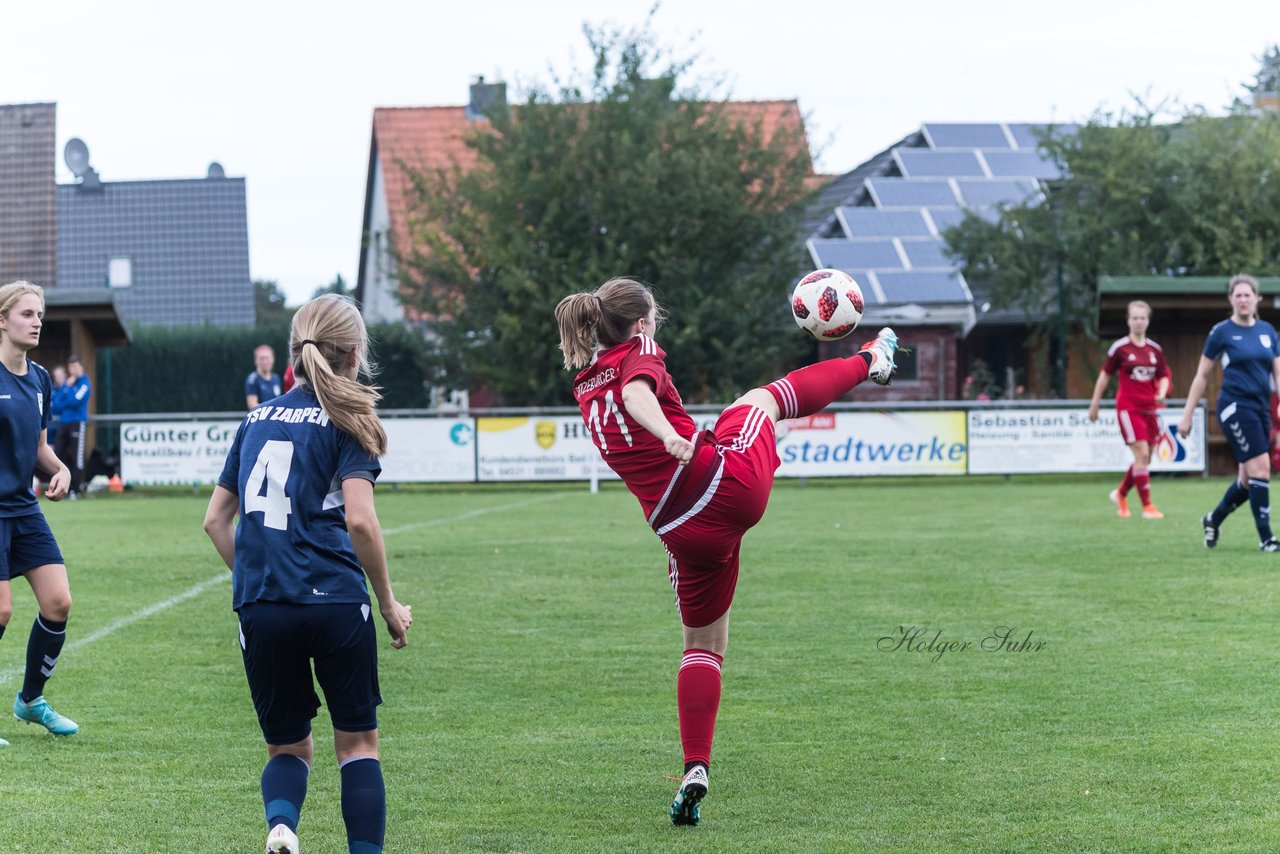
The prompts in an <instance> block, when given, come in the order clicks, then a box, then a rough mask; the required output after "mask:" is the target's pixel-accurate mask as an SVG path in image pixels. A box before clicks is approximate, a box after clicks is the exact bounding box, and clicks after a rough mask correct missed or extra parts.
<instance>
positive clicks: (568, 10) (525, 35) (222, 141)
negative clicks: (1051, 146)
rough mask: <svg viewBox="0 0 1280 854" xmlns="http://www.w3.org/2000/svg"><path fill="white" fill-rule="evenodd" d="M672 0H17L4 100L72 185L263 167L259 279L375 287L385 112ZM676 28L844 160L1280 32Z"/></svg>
mask: <svg viewBox="0 0 1280 854" xmlns="http://www.w3.org/2000/svg"><path fill="white" fill-rule="evenodd" d="M652 5H653V4H652V2H651V0H544V2H542V3H527V2H514V0H479V2H468V3H461V4H455V3H450V4H444V3H429V2H422V1H421V0H418V2H412V0H402V2H397V0H366V2H364V3H360V4H354V3H343V4H336V3H326V2H310V3H305V4H304V3H292V2H281V0H275V2H272V0H257V2H246V0H224V2H222V3H219V4H217V5H212V4H188V3H174V2H172V0H166V2H140V0H117V2H115V3H105V4H104V3H90V2H86V0H61V2H59V3H56V4H50V5H48V6H41V5H39V4H35V3H8V4H5V7H4V11H3V16H2V17H0V21H2V23H0V31H3V32H4V35H5V38H4V40H3V41H4V47H3V52H2V54H0V69H2V70H0V103H29V102H34V101H55V102H57V105H58V152H59V154H58V173H57V174H58V180H59V182H68V181H70V180H71V179H72V177H71V174H70V172H69V171H68V170H67V168H66V166H65V164H63V162H62V155H61V152H62V146H63V145H64V144H65V142H66V140H67V139H69V138H70V137H73V136H78V137H80V138H82V139H84V140H85V142H86V143H88V146H89V150H90V153H91V162H92V164H93V166H94V167H95V168H96V169H97V170H98V172H99V173H100V175H101V176H102V178H103V180H105V181H122V180H132V179H143V178H193V177H203V176H204V174H205V170H206V168H207V166H208V164H209V162H210V161H212V160H217V161H219V162H220V163H222V165H223V166H224V168H225V169H226V172H227V174H228V175H230V176H235V177H241V176H242V177H244V178H245V179H246V180H247V186H248V199H249V252H250V264H251V269H252V274H253V277H254V278H263V279H275V280H277V281H279V282H280V284H281V286H282V287H283V288H284V290H285V292H286V293H287V294H288V296H289V299H290V302H291V303H292V304H297V303H299V302H301V301H302V300H304V299H306V298H307V297H308V296H309V295H310V294H311V292H312V290H313V289H314V288H315V287H316V286H318V285H322V284H325V283H327V282H329V281H332V279H333V277H334V276H335V275H336V274H338V273H341V274H342V275H343V276H344V277H346V278H347V280H348V281H351V282H354V279H355V273H356V265H357V261H358V258H359V252H360V225H361V215H362V209H363V203H364V190H365V177H366V170H367V167H368V157H369V136H370V130H371V124H372V115H373V109H374V107H377V106H441V105H458V104H463V103H465V102H466V99H467V86H468V84H469V82H470V80H471V78H472V77H473V76H474V75H477V74H483V75H485V77H486V78H487V79H489V80H491V81H493V80H499V79H501V80H505V81H506V82H507V83H508V84H509V89H510V90H511V92H510V94H511V95H512V96H513V97H519V92H520V90H521V86H522V84H525V83H528V82H531V81H538V82H546V81H547V80H548V79H549V77H550V75H549V71H550V70H552V69H554V70H555V71H557V72H560V73H561V74H562V75H565V74H567V73H569V72H570V71H572V70H573V69H575V68H584V67H585V66H586V62H587V48H586V40H585V38H584V37H583V35H582V25H583V24H584V23H592V24H603V23H607V22H612V23H615V24H620V25H626V26H631V25H636V24H639V23H641V22H642V21H643V20H644V18H645V17H646V15H647V13H648V11H649V9H650V8H651V6H652ZM446 8H447V9H448V11H443V10H444V9H446ZM328 10H332V11H328ZM654 22H655V23H654V25H655V29H656V31H657V32H658V34H659V36H660V37H661V40H662V41H663V42H664V43H666V44H669V45H671V46H673V47H677V48H680V49H681V50H683V51H685V52H688V50H687V49H686V46H688V45H692V48H693V49H696V50H697V51H698V53H699V54H700V55H701V57H702V59H701V63H700V65H699V66H698V67H699V69H700V70H701V72H702V74H704V75H720V76H722V77H723V78H725V80H726V81H727V84H728V90H727V91H728V93H729V94H731V95H732V96H733V97H735V98H737V99H742V100H771V99H796V100H798V101H799V104H800V108H801V110H802V111H803V112H804V114H805V116H806V120H807V128H808V131H809V137H810V141H811V144H812V145H813V147H814V149H815V153H816V154H817V155H818V162H817V165H818V169H819V171H822V172H829V173H839V172H844V171H848V170H849V169H852V168H853V167H855V166H857V165H858V164H859V163H861V162H862V161H863V160H865V159H867V158H868V157H869V156H870V155H872V154H874V153H876V152H878V151H880V150H881V149H883V148H885V147H887V146H888V145H890V144H891V143H893V142H894V141H896V140H897V139H899V138H900V137H902V136H904V135H905V134H907V133H909V132H911V131H913V130H915V129H917V128H918V127H919V126H920V125H921V124H922V123H924V122H928V121H1047V120H1053V121H1072V120H1086V119H1088V117H1089V116H1090V115H1091V114H1092V113H1093V112H1094V111H1095V110H1098V109H1106V110H1111V111H1118V110H1122V109H1124V108H1126V107H1130V106H1132V105H1133V103H1134V100H1133V98H1134V96H1135V95H1140V96H1143V97H1144V98H1147V99H1149V100H1152V101H1160V100H1165V99H1170V100H1176V101H1178V102H1180V103H1183V104H1200V105H1203V106H1204V107H1206V108H1207V109H1209V110H1210V111H1211V112H1215V113H1216V112H1221V111H1222V109H1223V108H1224V107H1225V106H1226V105H1227V104H1229V103H1230V101H1231V99H1232V98H1233V97H1235V96H1237V95H1240V94H1242V92H1243V90H1242V88H1241V85H1242V84H1243V83H1245V82H1247V81H1252V79H1253V74H1254V72H1255V71H1256V70H1257V68H1258V63H1257V62H1256V57H1258V56H1259V55H1261V54H1262V53H1263V51H1264V50H1266V48H1267V47H1268V46H1269V45H1271V44H1274V43H1276V42H1280V11H1277V6H1276V5H1275V3H1274V2H1263V0H1219V2H1214V3H1203V2H1191V0H1166V2H1147V0H1141V2H1137V0H1128V2H1126V0H1105V2H1104V0H1076V2H1073V3H1061V4H1054V3H1038V2H1033V0H1016V2H1004V1H1003V0H971V2H968V3H959V2H955V0H914V2H912V0H898V2H883V1H882V2H874V3H862V2H856V0H853V1H852V2H851V0H830V2H828V1H827V0H787V2H782V3H778V2H751V0H681V2H675V0H668V2H666V3H665V4H664V5H663V6H662V7H661V8H660V9H659V10H658V12H657V14H656V16H655V19H654Z"/></svg>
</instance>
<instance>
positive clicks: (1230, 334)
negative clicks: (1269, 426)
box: [1203, 318, 1280, 411]
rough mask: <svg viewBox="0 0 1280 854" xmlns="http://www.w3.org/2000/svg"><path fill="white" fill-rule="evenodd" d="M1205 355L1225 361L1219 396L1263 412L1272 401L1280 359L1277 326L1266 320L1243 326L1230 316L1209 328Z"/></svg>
mask: <svg viewBox="0 0 1280 854" xmlns="http://www.w3.org/2000/svg"><path fill="white" fill-rule="evenodd" d="M1203 352H1204V355H1205V357H1206V358H1209V359H1221V361H1222V389H1221V391H1220V392H1219V397H1220V398H1221V399H1225V400H1233V401H1237V402H1239V403H1243V404H1245V405H1246V406H1252V407H1254V408H1257V409H1261V410H1263V411H1266V410H1267V407H1268V406H1269V405H1270V403H1271V366H1272V364H1273V363H1274V362H1275V360H1276V359H1277V358H1280V341H1277V340H1276V328H1275V327H1274V326H1272V325H1271V324H1270V323H1267V321H1265V320H1256V321H1254V324H1253V325H1252V326H1241V325H1240V324H1238V323H1236V322H1235V321H1234V320H1231V319H1230V318H1228V319H1227V320H1224V321H1222V322H1221V323H1219V324H1217V325H1216V326H1214V327H1213V329H1211V330H1209V337H1208V339H1207V340H1206V341H1205V342H1204V351H1203Z"/></svg>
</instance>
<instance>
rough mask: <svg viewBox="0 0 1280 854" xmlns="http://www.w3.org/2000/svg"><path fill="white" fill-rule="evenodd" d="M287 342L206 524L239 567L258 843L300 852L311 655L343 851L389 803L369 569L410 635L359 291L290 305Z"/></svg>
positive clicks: (370, 842) (375, 831)
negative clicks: (283, 388)
mask: <svg viewBox="0 0 1280 854" xmlns="http://www.w3.org/2000/svg"><path fill="white" fill-rule="evenodd" d="M289 349H290V354H291V358H292V362H293V365H294V369H295V372H296V374H297V377H298V385H297V386H296V387H295V388H294V389H293V390H292V391H290V392H289V393H288V394H285V395H283V396H282V397H278V398H274V399H272V400H271V401H269V402H267V403H263V404H261V405H259V406H258V407H256V408H254V409H253V410H251V411H250V412H249V414H248V415H247V416H246V417H245V419H244V421H243V422H242V423H241V425H240V429H239V431H238V432H237V433H236V438H235V441H234V443H233V444H232V447H231V451H230V453H229V454H228V455H227V461H226V465H225V467H224V468H223V471H222V475H221V476H220V477H219V479H218V485H217V486H216V487H215V488H214V492H213V497H212V498H211V499H210V501H209V509H208V512H207V513H206V515H205V522H204V528H205V531H206V532H207V533H208V535H209V537H210V538H211V539H212V540H213V544H214V546H215V547H216V548H217V550H218V553H219V554H220V555H221V556H222V559H223V560H224V561H225V562H226V564H227V567H228V568H230V569H231V571H232V591H233V593H232V595H233V601H232V605H233V607H234V609H235V610H236V611H237V613H238V614H239V626H240V632H239V635H240V647H241V651H242V656H243V659H244V666H245V673H246V675H247V676H248V681H249V691H250V694H251V695H252V697H253V705H254V708H255V710H256V711H257V714H258V722H259V725H260V726H261V728H262V734H263V737H264V738H265V740H266V743H267V755H268V761H267V764H266V767H265V768H264V769H263V772H262V801H263V805H264V807H265V809H266V819H267V827H268V829H269V831H268V836H267V851H268V852H288V854H297V850H298V839H297V829H298V820H299V816H300V813H301V810H302V802H303V799H304V798H305V796H306V792H307V776H308V774H309V773H310V770H311V759H312V752H313V744H312V739H311V720H312V718H314V717H315V715H316V710H317V709H318V708H319V705H320V701H319V698H318V697H317V696H316V693H315V688H314V686H313V683H312V677H311V668H312V662H314V666H315V678H316V680H317V681H318V682H319V683H320V688H321V690H323V691H324V696H325V705H326V706H328V708H329V715H330V717H331V718H332V720H333V742H334V749H335V751H336V753H337V758H338V764H339V767H340V768H341V775H342V818H343V821H344V823H345V824H346V828H347V844H348V849H349V851H350V852H352V854H374V852H380V851H381V850H382V844H383V836H384V834H385V827H386V814H387V813H386V790H385V787H384V785H383V779H382V766H381V764H380V762H379V758H378V729H377V727H378V719H377V706H378V704H379V703H381V702H382V697H381V695H380V693H379V689H378V655H377V634H376V631H375V627H374V615H373V613H372V612H371V609H370V601H369V593H368V589H367V588H366V585H365V577H366V576H367V577H368V581H369V585H370V586H372V587H373V592H374V595H375V596H376V597H377V600H378V611H379V613H380V614H381V615H382V619H383V620H384V621H385V622H386V626H387V629H388V631H389V632H390V633H391V640H392V643H391V645H392V647H394V648H397V649H399V648H401V647H403V646H404V645H405V643H406V633H407V632H408V630H409V626H410V625H411V623H412V622H413V620H412V614H411V612H410V609H409V607H408V606H406V605H401V604H400V603H399V602H397V601H396V598H395V596H394V594H393V593H392V591H391V581H390V578H389V576H388V573H387V557H386V550H385V548H384V546H383V540H382V529H381V527H380V526H379V524H378V517H377V514H376V512H375V511H374V505H373V484H374V480H376V479H377V477H378V474H379V473H380V472H381V470H382V467H381V465H380V464H379V462H378V457H379V455H381V454H383V453H384V452H385V451H386V446H387V436H386V432H385V431H384V430H383V428H382V424H381V422H380V421H379V420H378V417H377V414H376V413H375V411H374V404H375V403H376V401H377V400H378V397H379V395H378V392H377V389H375V388H371V387H369V386H366V385H363V384H361V383H360V382H359V381H358V379H357V378H358V376H359V375H360V374H361V373H364V374H366V375H367V374H368V373H369V370H370V368H369V362H368V352H369V344H368V335H367V333H366V330H365V326H364V321H363V320H362V319H361V317H360V311H359V309H357V308H356V306H355V303H353V302H352V301H351V300H350V299H348V298H346V297H341V296H333V295H329V296H323V297H319V298H317V299H314V300H312V301H311V302H309V303H307V304H306V305H304V306H303V307H302V308H300V309H298V312H297V314H295V315H294V318H293V323H292V327H291V330H290V344H289ZM237 515H238V516H239V517H240V521H239V524H238V525H236V523H235V519H236V516H237Z"/></svg>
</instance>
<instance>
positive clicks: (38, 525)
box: [0, 512, 64, 581]
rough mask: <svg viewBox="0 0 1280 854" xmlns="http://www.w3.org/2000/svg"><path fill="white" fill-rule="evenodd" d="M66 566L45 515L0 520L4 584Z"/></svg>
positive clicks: (0, 570)
mask: <svg viewBox="0 0 1280 854" xmlns="http://www.w3.org/2000/svg"><path fill="white" fill-rule="evenodd" d="M63 562H64V561H63V559H62V552H60V551H58V541H57V540H55V539H54V538H53V531H50V530H49V523H48V522H46V521H45V520H44V514H43V513H39V512H36V513H32V514H30V515H28V516H12V517H10V518H8V519H0V581H8V580H9V579H10V578H13V577H15V576H18V575H22V573H24V572H26V571H27V570H29V569H35V568H36V567H37V566H45V565H47V564H51V563H63Z"/></svg>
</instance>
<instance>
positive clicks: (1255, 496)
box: [1249, 477, 1271, 543]
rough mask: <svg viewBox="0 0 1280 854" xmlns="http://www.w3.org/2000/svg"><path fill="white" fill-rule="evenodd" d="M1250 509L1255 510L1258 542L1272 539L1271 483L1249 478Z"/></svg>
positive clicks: (1254, 518) (1254, 520)
mask: <svg viewBox="0 0 1280 854" xmlns="http://www.w3.org/2000/svg"><path fill="white" fill-rule="evenodd" d="M1249 507H1250V508H1251V509H1252V510H1253V524H1255V525H1257V526H1258V540H1259V541H1260V542H1264V543H1265V542H1266V541H1267V540H1269V539H1271V481H1269V480H1262V479H1261V478H1256V477H1251V478H1249Z"/></svg>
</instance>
